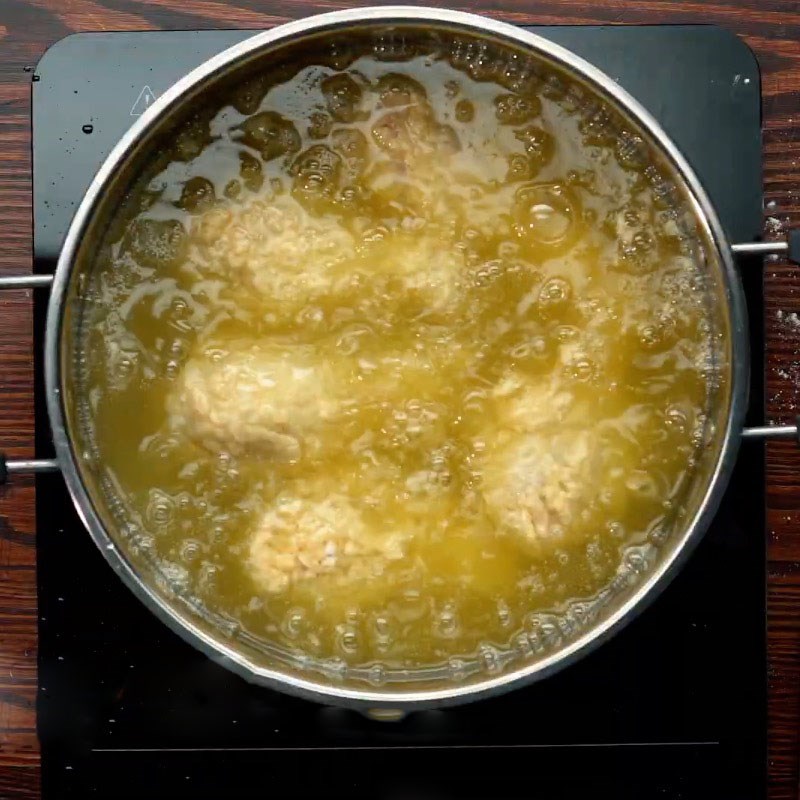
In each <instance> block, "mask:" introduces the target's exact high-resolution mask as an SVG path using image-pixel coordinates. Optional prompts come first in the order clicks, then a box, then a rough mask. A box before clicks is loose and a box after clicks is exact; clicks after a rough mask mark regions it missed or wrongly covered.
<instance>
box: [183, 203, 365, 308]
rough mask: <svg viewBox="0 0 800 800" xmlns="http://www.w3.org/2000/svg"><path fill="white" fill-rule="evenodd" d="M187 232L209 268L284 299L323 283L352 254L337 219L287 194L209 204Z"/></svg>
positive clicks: (302, 296) (315, 290)
mask: <svg viewBox="0 0 800 800" xmlns="http://www.w3.org/2000/svg"><path fill="white" fill-rule="evenodd" d="M191 238H192V240H193V241H194V242H195V243H196V244H197V246H198V249H199V251H200V254H201V256H202V260H203V261H204V262H205V263H206V265H207V266H208V267H209V268H211V269H213V270H214V271H215V272H219V273H222V274H224V275H226V276H229V277H231V278H235V279H237V280H239V281H241V282H242V283H243V285H244V286H245V287H249V288H251V289H254V290H255V291H256V292H258V293H259V294H261V295H264V296H269V297H278V298H281V299H285V300H287V301H289V302H298V301H302V300H307V299H308V298H310V297H313V296H315V295H316V294H319V293H321V292H324V291H326V290H327V289H329V288H330V285H331V280H332V278H331V270H332V269H333V268H334V267H335V266H336V265H339V264H342V263H343V262H345V261H347V260H349V259H353V258H354V257H355V241H354V239H353V237H352V235H351V234H350V233H349V232H348V231H347V230H346V229H345V228H344V227H343V226H342V225H341V224H340V223H339V222H338V221H337V220H335V219H333V218H331V217H325V216H312V215H311V214H309V213H308V212H307V211H305V210H303V208H302V207H301V206H300V205H299V204H298V203H296V202H295V201H294V200H293V199H292V198H290V197H287V196H279V197H275V198H272V199H270V200H261V199H258V200H251V201H249V202H246V203H243V204H242V205H241V206H238V207H235V208H219V207H215V208H213V209H211V210H210V211H208V212H207V213H205V214H203V215H201V216H199V217H196V218H195V220H194V225H193V227H192V231H191Z"/></svg>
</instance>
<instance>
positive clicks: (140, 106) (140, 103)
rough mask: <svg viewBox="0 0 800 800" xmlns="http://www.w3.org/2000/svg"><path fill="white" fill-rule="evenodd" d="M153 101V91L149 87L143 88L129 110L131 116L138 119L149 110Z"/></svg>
mask: <svg viewBox="0 0 800 800" xmlns="http://www.w3.org/2000/svg"><path fill="white" fill-rule="evenodd" d="M155 99H156V96H155V95H154V94H153V90H152V89H151V88H150V87H149V86H145V87H144V88H143V89H142V91H141V92H139V96H138V97H137V98H136V102H135V103H134V104H133V108H131V116H132V117H140V116H141V115H142V114H144V112H145V111H147V109H148V108H150V106H151V105H152V104H153V102H155Z"/></svg>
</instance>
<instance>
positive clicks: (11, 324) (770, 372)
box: [0, 0, 800, 800]
mask: <svg viewBox="0 0 800 800" xmlns="http://www.w3.org/2000/svg"><path fill="white" fill-rule="evenodd" d="M434 4H436V3H434ZM354 5H359V4H356V3H336V2H328V0H232V2H226V1H225V0H0V209H1V210H2V211H1V212H0V273H6V274H12V273H26V272H29V271H30V269H31V225H30V221H31V188H30V153H29V147H30V122H29V113H30V107H29V103H30V91H29V89H30V87H29V81H30V75H29V73H27V72H25V71H24V68H25V67H26V66H31V65H34V64H35V63H36V61H37V60H38V58H39V57H40V56H41V54H42V53H43V52H44V50H45V49H46V48H47V46H48V45H50V44H52V43H53V42H54V41H56V40H57V39H59V38H61V37H62V36H65V35H67V34H68V33H71V32H73V31H89V30H120V29H130V30H141V29H155V28H232V27H256V28H265V27H270V26H272V25H275V24H279V23H281V22H284V21H286V20H288V19H294V18H297V17H302V16H306V15H308V14H310V13H313V12H318V11H329V10H332V9H334V8H341V7H344V6H354ZM459 7H460V8H462V9H464V10H475V11H481V12H484V13H487V14H489V15H491V16H494V17H498V18H501V19H505V20H508V21H513V22H519V23H531V24H533V23H542V24H543V23H548V24H554V23H573V24H575V23H593V22H605V23H609V22H611V23H637V22H638V23H677V22H693V23H702V22H713V23H716V24H719V25H723V26H725V27H727V28H729V29H730V30H733V31H735V32H736V33H738V34H739V35H741V36H742V37H743V38H744V39H745V40H746V41H747V42H748V44H749V45H750V46H751V47H752V48H753V49H754V50H755V52H756V54H757V56H758V59H759V62H760V64H761V68H762V71H763V89H764V125H765V132H764V164H765V175H764V190H765V198H766V201H767V208H766V210H765V234H766V235H767V236H768V237H774V236H779V235H780V234H781V232H782V231H783V230H785V229H786V227H787V226H789V225H798V224H800V3H798V2H796V0H749V1H748V0H727V2H726V1H724V0H719V1H718V2H693V3H692V2H669V1H668V0H636V2H628V1H627V0H594V2H591V3H589V2H587V1H586V0H560V1H559V2H555V0H552V1H551V2H547V1H546V0H495V1H493V0H475V2H469V3H466V4H464V5H461V6H459ZM766 270H767V274H766V321H767V350H768V365H769V366H768V369H767V393H768V409H769V415H770V417H771V418H772V419H775V420H788V419H790V418H791V417H792V416H793V415H794V414H796V413H798V411H800V316H798V317H794V316H792V315H793V314H795V313H797V314H798V315H800V269H798V268H796V267H793V266H791V265H789V264H787V263H784V262H781V261H771V262H769V263H767V265H766ZM31 347H32V345H31V307H30V297H29V296H28V295H27V294H26V293H23V292H14V293H9V294H7V295H5V296H3V297H2V298H0V444H2V446H3V448H4V449H6V450H8V451H9V452H10V453H11V454H13V455H17V456H23V455H30V454H31V453H32V448H33V413H32V409H33V399H32V352H31ZM768 506H769V509H768V535H769V659H770V663H769V691H770V694H769V697H770V709H769V748H770V764H769V774H770V784H769V796H770V798H771V799H772V800H779V798H780V799H783V798H796V797H797V796H798V745H800V740H799V738H798V733H799V732H800V454H798V452H797V450H796V448H795V447H794V446H793V445H791V444H780V445H775V446H771V447H770V449H769V453H768ZM33 521H34V520H33V488H32V484H31V482H30V481H24V482H16V483H15V484H14V485H13V486H12V487H11V488H8V489H6V490H4V491H3V493H2V494H0V797H2V798H8V799H9V800H11V798H33V797H37V796H38V792H39V779H38V760H37V751H36V737H35V727H34V726H35V716H34V698H35V687H36V662H35V658H36V627H35V620H36V592H35V571H34V569H35V567H34V564H35V557H34V556H35V553H34V535H33V531H34V527H33Z"/></svg>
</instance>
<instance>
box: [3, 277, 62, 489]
mask: <svg viewBox="0 0 800 800" xmlns="http://www.w3.org/2000/svg"><path fill="white" fill-rule="evenodd" d="M52 283H53V276H52V275H0V289H39V288H49V287H50V285H51V284H52ZM58 470H59V466H58V461H56V460H55V459H54V458H42V459H14V460H9V459H7V458H6V456H5V453H0V485H2V484H4V483H7V482H8V479H9V477H10V476H11V475H16V474H18V473H25V472H58Z"/></svg>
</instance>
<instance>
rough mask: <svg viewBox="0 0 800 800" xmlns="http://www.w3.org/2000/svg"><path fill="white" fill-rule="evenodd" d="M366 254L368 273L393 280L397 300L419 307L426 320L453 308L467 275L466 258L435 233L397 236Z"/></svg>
mask: <svg viewBox="0 0 800 800" xmlns="http://www.w3.org/2000/svg"><path fill="white" fill-rule="evenodd" d="M364 252H365V257H366V258H367V259H368V269H369V270H370V271H372V272H373V274H375V275H378V276H382V277H388V278H390V279H391V282H390V284H389V287H390V290H391V292H392V295H393V299H394V300H396V301H397V300H399V301H403V302H408V303H413V304H415V305H416V306H417V312H418V314H420V315H423V316H424V315H426V314H428V313H435V314H442V313H446V312H447V311H449V310H450V309H452V308H453V305H454V304H455V302H456V301H457V299H458V295H459V289H460V287H461V284H462V280H463V276H464V272H465V259H464V254H463V253H462V252H461V251H460V250H456V249H455V248H454V247H453V246H452V244H450V243H449V242H447V241H446V240H444V239H443V238H440V237H438V236H437V235H436V233H435V232H433V231H430V232H428V231H425V230H421V231H419V232H417V233H416V234H414V233H408V234H406V233H396V234H394V235H392V236H388V237H387V238H386V239H385V240H383V241H382V242H380V243H378V244H374V245H372V246H371V247H370V248H369V249H365V251H364Z"/></svg>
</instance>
